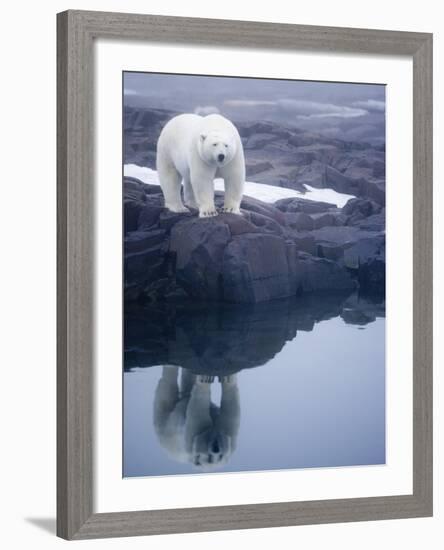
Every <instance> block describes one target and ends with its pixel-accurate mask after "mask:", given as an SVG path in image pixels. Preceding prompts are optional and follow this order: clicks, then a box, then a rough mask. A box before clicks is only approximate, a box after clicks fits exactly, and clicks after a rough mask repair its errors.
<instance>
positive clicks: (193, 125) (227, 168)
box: [156, 114, 245, 218]
mask: <svg viewBox="0 0 444 550" xmlns="http://www.w3.org/2000/svg"><path fill="white" fill-rule="evenodd" d="M221 155H223V157H224V158H223V160H222V161H221V160H220V159H221V158H222V157H221ZM156 163H157V171H158V174H159V181H160V185H161V188H162V191H163V195H164V197H165V207H166V208H168V209H169V210H171V211H172V212H187V211H188V209H187V208H186V206H184V204H183V202H182V198H181V182H182V181H183V185H184V199H185V204H186V205H187V206H189V207H191V208H198V209H199V216H200V217H201V218H205V217H210V216H216V215H217V211H216V208H215V206H214V178H222V179H223V180H224V185H225V201H224V211H226V212H232V213H234V214H240V203H241V200H242V195H243V191H244V183H245V159H244V151H243V147H242V141H241V139H240V136H239V132H238V131H237V129H236V127H235V126H234V124H233V123H232V122H231V121H229V120H228V119H226V118H224V117H223V116H221V115H218V114H211V115H208V116H204V117H202V116H200V115H195V114H183V115H178V116H176V117H174V118H172V119H171V120H170V121H169V122H167V124H166V125H165V126H164V128H163V130H162V132H161V134H160V136H159V140H158V142H157V161H156Z"/></svg>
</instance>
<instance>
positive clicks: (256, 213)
mask: <svg viewBox="0 0 444 550" xmlns="http://www.w3.org/2000/svg"><path fill="white" fill-rule="evenodd" d="M222 203H223V193H216V205H217V206H218V207H221V206H222ZM241 209H242V214H243V215H242V217H240V216H236V215H233V214H219V215H218V216H217V217H215V218H209V219H200V218H198V216H197V211H194V212H190V213H189V214H174V213H171V212H169V211H167V210H166V209H165V208H164V206H163V196H162V193H161V190H160V187H158V186H155V185H148V184H144V183H142V182H141V181H139V180H136V179H135V178H127V177H125V178H124V295H125V300H126V301H127V302H132V301H138V302H159V301H165V300H166V301H168V300H174V299H177V297H180V296H187V297H191V298H193V299H195V300H199V301H208V300H210V301H217V302H227V303H259V302H267V301H270V300H276V299H280V298H288V297H291V296H299V295H301V294H306V293H310V292H318V291H349V292H352V291H354V290H359V292H360V294H367V295H377V296H380V297H383V296H384V294H385V207H384V205H383V204H382V203H381V201H376V200H373V199H371V198H356V199H351V200H349V201H348V202H347V203H346V205H345V206H344V207H343V208H337V207H336V206H335V205H333V204H329V203H321V202H315V201H309V200H306V199H302V198H289V199H281V200H278V201H276V202H275V203H274V204H268V203H264V202H262V201H259V200H257V199H254V198H251V197H244V199H243V201H242V204H241Z"/></svg>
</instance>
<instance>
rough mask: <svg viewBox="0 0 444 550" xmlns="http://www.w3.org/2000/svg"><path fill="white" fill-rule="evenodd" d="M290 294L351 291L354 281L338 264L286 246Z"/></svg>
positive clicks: (354, 284)
mask: <svg viewBox="0 0 444 550" xmlns="http://www.w3.org/2000/svg"><path fill="white" fill-rule="evenodd" d="M287 257H288V265H289V273H290V281H291V285H292V289H291V290H292V293H293V294H294V293H296V294H297V293H301V292H314V291H322V290H331V291H334V290H353V289H355V288H356V287H357V283H356V281H355V280H354V279H353V278H352V277H351V275H350V274H349V273H348V271H347V270H346V269H345V268H343V267H342V266H340V265H339V264H338V263H336V262H334V261H331V260H328V259H325V258H317V257H315V256H312V255H311V254H307V253H305V252H300V251H298V250H297V248H296V246H295V245H293V246H292V245H288V246H287Z"/></svg>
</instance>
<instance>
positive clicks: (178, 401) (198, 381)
mask: <svg viewBox="0 0 444 550" xmlns="http://www.w3.org/2000/svg"><path fill="white" fill-rule="evenodd" d="M179 370H181V371H182V374H181V378H180V386H179V384H178V374H179ZM213 381H214V377H211V376H199V375H195V374H193V373H192V372H191V371H189V370H188V369H184V368H181V367H176V366H174V365H164V366H163V368H162V376H161V378H160V380H159V383H158V385H157V388H156V392H155V398H154V427H155V430H156V433H157V437H158V438H159V442H160V444H161V445H162V447H163V448H164V449H165V450H166V451H167V452H168V454H169V455H170V456H171V457H172V458H173V459H175V460H177V461H179V462H183V463H189V464H193V465H194V466H197V467H198V468H199V470H210V469H213V468H215V467H217V466H218V465H219V466H220V465H223V464H225V463H226V462H227V461H228V459H229V458H230V456H231V454H232V453H233V451H234V449H235V448H236V439H237V434H238V431H239V423H240V404H239V389H238V387H237V381H236V375H235V374H232V375H230V376H224V377H222V378H221V385H222V397H221V402H220V407H218V406H216V405H215V404H214V403H212V402H211V392H210V386H211V383H212V382H213Z"/></svg>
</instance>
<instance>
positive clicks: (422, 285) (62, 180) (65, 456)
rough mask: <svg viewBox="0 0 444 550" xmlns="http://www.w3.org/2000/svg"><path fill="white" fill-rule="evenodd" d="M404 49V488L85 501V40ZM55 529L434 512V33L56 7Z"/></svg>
mask: <svg viewBox="0 0 444 550" xmlns="http://www.w3.org/2000/svg"><path fill="white" fill-rule="evenodd" d="M97 38H115V39H122V40H123V39H138V40H144V41H150V42H160V43H188V44H190V43H193V44H213V45H219V46H227V45H235V46H239V47H250V48H259V47H261V48H270V49H276V50H279V49H284V48H285V49H294V50H313V51H314V50H316V51H334V52H352V53H357V54H382V55H402V56H407V57H410V58H412V59H413V129H414V131H413V138H414V143H413V179H414V185H413V204H414V212H413V226H414V231H413V235H412V236H411V237H412V239H413V249H414V252H413V257H414V265H413V277H414V281H413V282H414V296H413V308H414V310H413V321H414V327H413V334H412V338H413V449H412V452H413V494H403V495H396V496H381V497H371V498H350V499H338V500H318V501H307V502H283V503H269V504H247V505H235V506H217V507H201V508H185V509H169V510H152V511H134V512H115V513H94V511H93V500H94V495H93V487H94V480H93V438H94V434H93V351H94V341H93V303H94V295H93V274H94V271H93V270H94V248H95V243H94V241H93V239H92V237H91V236H92V235H93V234H94V231H93V227H94V223H95V221H94V207H93V205H94V186H93V161H94V159H93V142H94V136H93V65H94V56H93V43H94V40H95V39H97ZM57 85H58V91H57V157H58V159H57V195H58V199H57V252H58V262H57V297H58V309H57V316H58V321H57V339H58V350H57V533H58V535H59V536H60V537H63V538H65V539H88V538H96V537H116V536H130V535H149V534H161V533H182V532H183V533H185V532H192V531H212V530H222V529H244V528H255V527H278V526H286V525H301V524H314V523H333V522H349V521H364V520H378V519H390V518H410V517H421V516H431V515H432V501H433V493H432V490H433V488H432V35H431V34H427V33H412V32H398V31H381V30H368V29H351V28H334V27H316V26H301V25H288V24H275V23H257V22H246V21H223V20H213V19H194V18H182V17H163V16H157V15H136V14H124V13H101V12H88V11H66V12H63V13H60V14H58V16H57Z"/></svg>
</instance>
